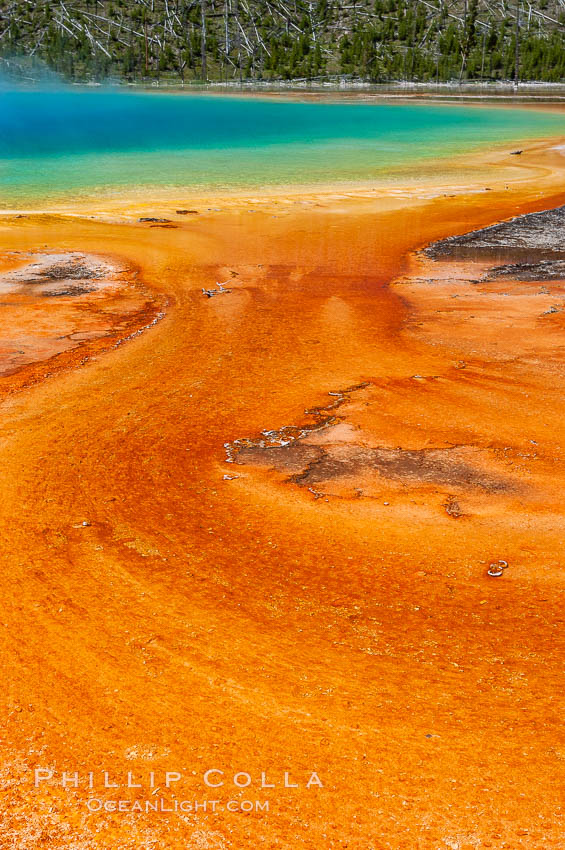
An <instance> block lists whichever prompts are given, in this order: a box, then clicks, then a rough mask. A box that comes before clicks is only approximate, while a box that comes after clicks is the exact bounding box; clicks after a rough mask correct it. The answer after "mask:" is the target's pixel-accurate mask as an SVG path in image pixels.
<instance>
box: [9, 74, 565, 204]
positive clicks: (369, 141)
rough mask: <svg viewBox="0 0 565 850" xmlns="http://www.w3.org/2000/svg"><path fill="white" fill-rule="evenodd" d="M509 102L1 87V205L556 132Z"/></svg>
mask: <svg viewBox="0 0 565 850" xmlns="http://www.w3.org/2000/svg"><path fill="white" fill-rule="evenodd" d="M564 129H565V118H563V117H562V116H561V115H558V114H552V113H549V112H547V113H545V112H541V111H540V112H538V111H532V110H523V109H514V108H501V109H495V108H492V107H490V108H481V107H475V106H473V107H463V106H452V105H449V106H446V105H438V106H434V105H424V104H418V105H412V104H411V105H405V104H392V105H391V104H351V103H347V104H339V103H332V104H327V103H324V104H321V103H300V102H280V101H273V100H263V99H260V98H247V99H245V98H235V97H224V96H201V95H184V94H158V93H155V94H153V93H142V94H139V93H130V92H115V91H95V92H88V91H86V92H85V91H82V90H81V91H69V90H58V91H54V90H49V91H5V90H4V91H2V92H0V207H1V206H4V207H12V206H18V205H20V204H24V205H25V204H26V203H29V201H30V200H31V199H35V200H37V199H67V198H74V199H77V198H87V197H90V196H94V195H96V196H100V195H108V196H112V195H113V194H117V193H121V192H123V191H124V190H125V189H127V190H131V191H134V192H135V191H139V192H141V193H143V194H145V193H146V191H147V190H148V189H153V190H154V191H157V190H158V191H160V192H162V191H163V190H167V189H169V188H171V189H175V188H179V189H182V190H183V191H190V190H191V189H193V190H198V189H202V188H209V189H213V190H222V191H232V190H238V189H242V188H261V187H265V186H267V187H268V186H280V185H289V184H295V185H296V184H316V183H332V184H339V183H351V182H363V181H365V182H369V181H371V180H373V179H374V180H377V179H378V180H379V181H381V180H383V179H384V178H386V179H394V178H395V177H398V176H399V175H401V174H402V173H405V172H406V169H409V170H410V171H411V173H412V175H413V174H414V166H415V165H417V166H418V171H419V173H420V175H422V174H425V173H431V172H432V171H433V169H434V159H435V158H437V157H438V156H439V157H448V156H451V155H453V154H456V153H464V152H465V151H467V150H468V151H472V150H475V149H477V148H480V147H481V146H488V145H492V144H497V143H504V142H510V141H512V140H518V139H525V138H538V137H543V136H551V135H559V134H561V133H563V131H564Z"/></svg>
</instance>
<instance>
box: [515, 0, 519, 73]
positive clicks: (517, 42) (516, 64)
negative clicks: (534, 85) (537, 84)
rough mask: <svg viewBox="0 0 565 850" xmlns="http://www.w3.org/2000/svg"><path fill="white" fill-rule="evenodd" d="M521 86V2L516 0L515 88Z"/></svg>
mask: <svg viewBox="0 0 565 850" xmlns="http://www.w3.org/2000/svg"><path fill="white" fill-rule="evenodd" d="M519 84H520V0H516V56H515V65H514V88H515V89H517V88H518V85H519Z"/></svg>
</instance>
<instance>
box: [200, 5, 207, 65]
mask: <svg viewBox="0 0 565 850" xmlns="http://www.w3.org/2000/svg"><path fill="white" fill-rule="evenodd" d="M200 11H201V14H202V38H201V48H202V50H201V64H202V79H203V80H207V79H208V67H207V64H206V0H200Z"/></svg>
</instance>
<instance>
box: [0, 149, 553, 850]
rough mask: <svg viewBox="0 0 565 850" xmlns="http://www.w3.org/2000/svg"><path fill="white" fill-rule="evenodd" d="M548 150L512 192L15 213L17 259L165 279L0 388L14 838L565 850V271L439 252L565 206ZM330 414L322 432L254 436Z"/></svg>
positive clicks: (94, 843)
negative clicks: (194, 805) (90, 258)
mask: <svg viewBox="0 0 565 850" xmlns="http://www.w3.org/2000/svg"><path fill="white" fill-rule="evenodd" d="M520 160H521V161H520V163H519V165H518V164H516V162H512V168H513V172H512V175H511V182H508V180H509V172H507V171H505V162H506V160H504V158H503V155H502V154H497V155H495V156H493V157H492V162H490V164H489V163H488V162H485V163H484V165H483V167H484V169H485V173H489V174H490V182H489V183H488V186H489V188H491V191H490V192H488V193H487V192H484V191H478V189H479V188H481V189H482V188H484V186H482V185H481V186H476V185H475V186H468V187H459V188H458V189H457V191H456V192H450V191H449V188H448V187H446V190H445V191H440V192H436V193H435V195H436V196H435V197H425V195H426V192H422V191H421V190H420V189H411V188H410V187H409V186H407V187H406V188H405V190H402V191H401V190H398V189H395V190H391V189H389V190H383V191H382V192H377V193H375V192H371V193H370V192H367V193H362V192H360V191H359V192H357V193H355V192H351V193H349V194H348V193H341V192H340V193H332V192H330V191H328V192H322V191H320V192H318V193H317V194H314V193H304V194H303V195H302V196H298V195H296V196H290V195H286V196H285V195H279V196H277V197H275V196H273V197H267V196H264V197H262V196H258V197H257V198H256V199H255V201H256V202H252V201H251V200H249V199H248V200H245V199H243V198H237V199H234V198H232V199H229V200H227V201H226V199H221V200H216V201H215V202H214V203H213V204H209V206H210V207H212V206H213V207H214V208H219V209H208V205H203V204H198V203H197V202H196V201H195V200H194V199H193V200H191V201H190V208H194V209H197V210H198V212H199V214H198V215H197V216H196V215H193V216H188V215H187V216H177V215H176V214H175V209H176V208H180V207H181V206H182V204H180V202H179V204H178V205H175V204H169V205H165V204H164V203H163V204H161V203H160V204H159V206H158V207H156V208H155V209H154V210H152V211H151V212H150V213H148V212H147V209H145V210H141V211H140V210H139V209H137V210H136V211H135V217H134V219H133V220H132V218H131V214H132V209H131V208H129V207H128V208H127V209H126V208H125V206H124V208H123V209H122V210H121V212H119V211H118V210H117V209H114V210H112V211H109V210H106V211H105V216H103V215H102V214H101V213H102V211H101V210H96V209H95V207H94V205H93V210H92V211H93V212H94V214H95V215H97V217H96V218H94V219H87V218H82V217H76V216H75V217H69V216H66V215H64V214H62V213H59V214H58V215H56V216H55V215H53V216H49V215H47V214H44V215H42V216H41V217H34V216H33V215H29V216H26V217H24V218H23V219H16V218H10V217H5V218H3V219H2V221H1V222H0V223H1V229H0V248H1V250H2V251H3V252H6V256H7V254H8V252H10V251H24V252H34V251H35V252H37V251H42V250H47V249H48V250H49V251H52V252H82V253H83V254H95V255H102V256H104V257H107V258H111V259H112V262H116V263H120V264H123V266H124V267H125V268H129V269H136V270H138V278H137V285H138V286H140V287H143V291H142V290H141V289H138V290H136V292H137V293H138V296H137V297H138V298H139V300H138V301H135V305H134V306H135V309H133V307H132V309H131V311H130V310H129V307H128V311H126V312H127V320H126V319H124V315H125V314H124V312H123V311H121V307H120V304H118V303H117V302H116V303H113V304H112V305H107V306H108V310H107V312H106V313H105V319H104V321H105V322H106V324H105V325H104V333H105V336H100V337H96V339H92V338H89V337H82V338H79V342H80V345H79V346H78V347H76V348H73V350H72V351H70V352H69V351H66V352H64V353H63V354H61V355H59V356H58V357H55V359H52V360H50V361H49V368H48V370H46V367H45V361H43V362H42V364H41V365H40V366H38V367H37V371H36V374H35V375H32V374H31V373H30V372H29V369H30V368H31V367H30V366H29V364H27V365H26V369H28V371H27V372H26V380H25V383H26V384H27V386H23V383H24V382H22V379H21V374H20V372H15V373H13V374H12V375H5V376H4V377H3V378H2V383H1V385H0V391H2V392H3V393H4V395H3V401H2V417H1V420H0V464H1V468H2V500H1V503H0V534H1V540H2V547H1V558H2V571H1V576H2V578H1V582H2V599H3V605H2V622H1V626H0V628H1V631H0V634H1V637H2V642H1V645H0V650H1V657H2V668H3V670H4V680H5V687H4V688H3V694H2V703H3V716H4V718H5V723H4V725H3V731H2V739H3V742H2V744H3V751H4V752H3V757H2V762H3V779H4V781H5V783H6V784H5V789H4V797H5V802H6V805H5V806H4V807H3V808H4V814H3V818H4V824H3V833H2V837H0V846H6V847H10V846H13V847H26V848H27V847H35V846H41V844H42V842H43V843H45V844H49V846H52V847H57V848H67V847H68V848H71V847H73V848H91V847H92V848H94V847H105V848H112V850H114V848H130V847H131V848H140V847H167V848H181V847H182V848H218V850H219V849H220V848H234V850H235V848H237V850H239V848H243V847H246V848H247V847H250V848H251V847H266V848H287V847H288V848H292V850H296V848H299V847H304V848H312V850H313V848H324V850H325V848H349V850H351V849H352V848H356V850H368V848H379V850H380V848H385V847H390V848H395V850H397V848H398V850H400V848H416V847H418V848H426V850H427V848H430V850H431V848H434V850H436V848H440V847H449V848H458V850H463V848H475V847H494V848H499V847H508V848H518V847H524V848H532V850H533V848H539V847H542V846H543V847H553V846H555V847H560V846H562V842H563V839H562V828H561V826H560V817H561V811H560V808H559V801H558V800H557V799H556V797H555V794H554V793H553V788H555V787H556V786H557V784H558V782H559V780H560V779H562V778H563V763H564V759H565V741H564V739H563V734H562V707H563V706H562V698H561V689H562V681H561V680H562V641H563V636H562V628H561V625H562V583H563V581H562V578H563V577H562V572H561V566H562V565H561V552H562V531H563V522H564V512H563V505H562V499H561V497H560V493H562V492H563V484H564V480H563V479H564V473H563V470H562V464H561V463H560V453H561V451H562V448H561V447H562V441H563V439H564V436H565V435H564V426H563V422H562V416H561V412H560V404H561V399H562V398H563V393H564V389H565V387H564V384H565V377H564V375H563V360H562V346H563V332H564V329H563V319H562V315H563V314H562V313H560V312H557V313H551V314H546V311H547V310H548V308H549V307H550V306H551V305H553V304H555V303H556V299H557V300H559V299H560V298H562V296H563V294H564V292H563V285H562V284H559V283H558V284H555V286H554V288H553V289H552V293H551V296H549V295H546V294H543V293H542V294H536V292H537V290H536V289H535V287H534V286H533V285H530V284H513V283H511V282H509V281H504V282H501V281H497V282H496V283H489V284H481V285H478V286H476V285H473V286H471V285H469V283H468V281H469V280H470V279H473V278H475V277H479V272H480V269H479V265H480V264H479V265H474V266H470V264H469V263H467V264H462V263H459V264H458V263H433V262H432V261H431V260H426V259H423V258H422V257H421V256H414V253H413V252H414V251H415V250H416V249H418V248H420V247H422V246H423V245H425V244H426V243H428V242H430V241H431V240H434V239H438V238H442V237H444V236H447V235H451V234H454V233H463V232H465V231H468V230H471V229H474V228H478V227H482V226H485V225H488V224H491V223H493V222H495V221H497V220H500V219H501V218H506V217H509V216H512V215H516V214H518V213H523V212H528V211H531V210H538V209H543V208H545V207H549V206H556V205H558V204H560V203H563V202H564V201H565V191H563V192H560V191H558V190H559V186H560V183H561V181H562V179H563V172H564V168H565V161H563V160H562V157H561V156H560V155H559V154H557V153H555V152H554V151H551V150H547V149H545V148H544V147H543V146H542V145H533V146H531V148H530V149H528V150H527V151H525V153H524V154H523V155H522V157H521V158H520ZM562 163H563V164H562ZM489 169H490V171H489ZM506 186H509V188H508V189H507V188H506ZM375 195H376V196H377V197H375ZM421 195H423V197H422V196H421ZM252 210H255V212H254V213H253V214H250V213H251V211H252ZM118 212H119V214H118ZM110 214H111V217H112V220H108V218H109V217H110ZM151 214H154V216H155V217H167V218H170V219H171V220H172V221H173V222H174V224H175V225H177V226H176V227H174V228H160V227H151V226H150V225H149V224H148V223H139V222H138V221H137V220H136V219H137V218H138V217H145V216H147V215H151ZM430 280H433V281H434V283H433V284H430V283H429V281H430ZM128 281H129V283H130V284H131V285H132V286H133V285H134V284H133V279H132V280H129V278H128ZM218 281H220V282H222V283H225V285H226V287H227V288H229V289H230V290H231V291H230V292H229V293H225V294H218V295H216V296H213V297H211V298H206V297H204V296H203V294H202V289H203V288H204V289H213V288H214V287H215V286H216V283H217V282H218ZM537 289H539V286H538V287H537ZM114 295H115V294H114ZM452 296H457V297H456V298H453V297H452ZM124 297H125V296H124ZM132 297H133V296H132ZM150 300H151V303H149V302H150ZM128 305H130V306H131V304H130V302H129V301H128ZM165 305H166V306H165ZM98 307H99V308H100V309H101V310H103V309H104V299H103V298H102V299H101V301H100V303H99V304H98ZM98 307H97V309H98ZM50 309H53V302H52V301H49V299H45V306H44V307H43V306H42V303H41V304H40V306H39V308H38V310H40V311H41V314H42V315H43V316H44V318H45V321H48V318H47V316H46V311H48V310H50ZM69 309H70V307H69ZM77 309H78V308H77ZM136 310H137V312H136ZM159 311H164V313H165V315H164V316H163V318H162V319H161V320H160V321H158V322H157V323H155V324H152V325H151V327H150V328H148V329H147V330H146V331H144V332H143V333H140V334H137V335H136V334H135V329H136V328H141V327H144V326H145V325H147V324H150V323H151V322H152V320H153V318H154V317H155V316H156V315H157V314H158V312H159ZM109 314H112V320H111V321H110V320H109V319H108V315H109ZM65 317H66V321H67V322H68V323H70V324H72V322H73V321H74V319H73V318H72V317H70V318H69V314H68V313H65ZM49 321H53V319H52V316H51V319H49ZM89 321H90V319H89ZM124 322H125V323H126V324H127V328H125V325H124V324H123V323H124ZM120 323H122V324H120ZM89 328H90V330H92V327H90V325H89ZM68 330H70V332H72V330H71V329H70V325H69V328H68ZM126 330H127V333H126ZM126 336H127V337H129V338H128V339H127V341H126V342H125V343H124V344H121V345H119V346H117V347H116V342H117V341H118V340H119V339H121V338H125V337H126ZM85 357H88V360H86V362H84V364H83V366H81V368H76V367H77V366H78V365H79V363H80V362H82V361H83V360H84V358H85ZM45 371H49V373H50V374H51V376H50V377H49V378H48V379H44V373H45ZM32 384H33V385H32ZM13 390H17V392H15V391H13ZM328 393H337V394H340V393H341V395H328ZM334 399H338V400H339V402H340V403H339V405H336V406H335V407H332V406H331V404H332V400H334ZM316 408H317V409H318V410H317V411H316V410H315V411H314V413H309V414H308V413H305V410H310V411H312V410H314V409H316ZM326 416H327V417H333V419H332V421H331V422H328V423H326V424H327V427H326V428H324V429H323V430H320V431H315V430H312V431H311V432H309V433H308V434H307V435H306V436H305V437H304V438H303V439H301V441H300V444H301V445H302V446H306V450H304V451H303V456H301V457H300V458H298V457H297V456H295V457H294V458H293V459H292V458H291V461H292V462H291V461H288V459H287V460H286V461H285V459H284V454H283V455H278V456H277V457H279V458H281V457H282V460H280V461H276V462H271V460H270V456H269V458H268V462H266V461H265V457H264V453H263V455H260V454H256V455H253V446H256V445H257V441H258V440H259V439H261V435H262V432H265V431H271V430H272V431H274V432H277V433H278V432H280V431H281V429H284V428H285V427H286V428H292V427H296V428H298V429H300V427H301V426H303V425H304V424H305V423H306V424H307V423H312V422H316V421H321V420H322V419H324V417H326ZM293 433H294V432H293ZM263 438H264V439H268V437H265V435H264V434H263ZM273 439H275V440H276V439H277V435H276V434H275V435H274V438H273ZM237 440H247V441H248V445H247V452H248V455H247V457H244V456H242V457H238V456H235V457H232V458H230V453H229V451H228V452H227V453H226V444H227V448H228V449H229V447H230V446H232V445H233V444H234V442H235V441H237ZM322 455H323V457H324V458H326V459H327V458H329V460H328V461H327V463H326V466H325V468H324V470H323V471H322V473H320V471H319V469H318V472H317V473H316V471H315V466H313V465H312V462H313V461H315V460H316V459H318V460H319V459H320V457H321V456H322ZM288 456H290V455H288V453H287V457H288ZM369 457H370V458H371V462H370V463H369V462H367V458H369ZM230 459H232V460H234V462H232V463H227V462H226V461H227V460H230ZM243 461H245V462H243ZM344 461H347V462H348V463H349V466H348V467H347V474H344V472H343V470H344V467H343V463H344ZM300 464H302V465H300ZM332 464H333V465H332ZM340 464H342V466H340ZM336 470H337V472H336ZM301 475H302V476H306V477H305V478H304V477H303V478H302V479H301V478H300V476H301ZM308 475H311V476H312V477H310V478H308ZM499 559H503V560H505V561H507V562H508V565H509V566H508V569H505V570H504V571H503V573H504V574H503V575H502V576H500V577H491V576H488V575H487V570H488V569H489V564H490V563H491V562H494V561H498V560H499ZM34 768H44V769H49V770H51V771H52V772H53V775H52V777H51V778H50V779H49V780H48V781H44V782H42V783H41V784H40V786H39V787H38V788H35V787H34V781H33V780H34V775H33V770H34ZM211 769H219V770H221V771H223V772H224V776H223V779H224V782H225V785H223V786H221V787H218V788H211V787H208V786H206V785H205V783H204V781H203V774H204V773H205V772H206V771H207V770H211ZM62 771H67V772H69V773H71V772H74V771H78V772H79V787H78V788H75V787H73V782H72V781H70V782H67V785H68V787H67V788H63V787H62V786H61V773H62ZM103 771H108V773H109V780H110V781H111V782H112V781H113V782H118V783H120V784H121V786H122V787H120V788H118V789H116V788H104V787H103V783H104V778H103ZM128 771H129V772H132V774H133V780H134V782H135V783H140V784H141V785H142V788H141V789H139V788H127V787H124V786H126V785H127V774H128ZM165 771H170V772H178V773H181V774H182V778H181V779H180V780H179V781H178V782H177V783H176V784H175V783H174V782H173V783H172V784H171V788H169V789H167V788H166V785H165V780H164V776H165ZM89 772H92V773H93V775H94V780H93V782H94V788H93V789H89V788H88V774H89ZM238 772H242V773H248V774H249V775H250V777H251V784H250V785H249V786H248V787H245V788H239V787H238V786H237V785H234V783H233V781H232V777H233V776H234V774H236V773H238ZM263 772H264V773H265V777H264V781H263V784H268V785H274V786H275V787H274V788H262V787H261V774H262V773H263ZM285 772H286V773H288V776H287V783H286V784H287V785H289V786H290V785H292V784H297V785H298V787H285ZM313 772H315V773H316V774H317V776H318V777H319V779H320V781H321V782H322V783H323V787H319V785H317V784H316V783H314V784H311V785H310V787H306V786H307V783H308V780H309V778H310V777H311V774H312V773H313ZM150 773H153V774H154V783H153V785H151V784H150ZM218 777H219V774H215V775H214V780H217V779H218ZM243 781H246V780H243ZM155 788H159V791H158V792H155ZM154 792H155V793H154ZM156 797H157V798H159V799H161V798H162V799H163V800H164V801H165V803H164V808H165V811H160V812H150V813H148V814H146V813H135V812H134V811H132V810H131V806H130V804H131V802H132V801H133V800H135V799H138V800H145V799H155V798H156ZM93 799H95V800H98V801H101V805H103V803H104V801H118V800H125V801H129V803H128V806H130V808H128V806H124V811H123V812H116V811H105V810H104V809H102V811H99V812H92V813H89V809H88V806H87V801H89V800H93ZM175 799H176V800H177V802H178V801H181V800H187V801H192V802H194V801H197V802H200V803H202V802H203V801H204V800H208V801H211V800H219V801H220V803H219V804H218V807H217V810H216V811H215V812H214V811H212V810H211V809H210V808H209V809H208V810H207V811H204V810H203V809H202V808H201V809H200V810H199V811H197V812H194V811H192V812H191V811H188V810H185V811H182V812H170V811H168V810H167V808H170V807H171V806H172V807H173V808H174V801H175ZM230 800H233V801H235V802H236V804H241V801H244V800H249V801H252V802H253V803H254V801H256V800H259V801H261V802H262V803H264V801H266V800H268V801H269V811H266V810H260V811H251V812H241V811H233V812H230V811H227V810H226V808H225V806H226V804H227V802H228V801H230ZM110 808H111V807H110ZM10 842H11V843H10Z"/></svg>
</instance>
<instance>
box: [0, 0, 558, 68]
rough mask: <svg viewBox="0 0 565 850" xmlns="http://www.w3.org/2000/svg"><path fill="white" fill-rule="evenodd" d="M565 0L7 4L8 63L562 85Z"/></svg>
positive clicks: (4, 57) (3, 34)
mask: <svg viewBox="0 0 565 850" xmlns="http://www.w3.org/2000/svg"><path fill="white" fill-rule="evenodd" d="M562 2H563V0H555V2H553V0H537V2H535V3H533V4H532V3H529V2H526V0H512V2H509V3H508V2H506V0H499V2H493V0H456V2H454V0H359V2H358V0H133V2H132V0H72V1H71V2H65V0H59V2H50V0H12V1H11V0H0V59H1V62H0V65H2V64H3V65H4V68H5V69H6V68H10V67H11V66H13V65H14V64H15V65H16V66H17V65H18V62H22V61H23V63H24V67H33V65H34V63H35V62H41V63H46V64H47V66H48V67H49V68H51V69H53V71H55V72H57V73H58V74H61V75H63V76H64V77H65V78H68V79H72V80H82V81H89V80H105V79H108V78H118V79H120V80H126V81H128V80H129V81H132V82H141V81H144V82H151V81H160V80H163V81H165V80H166V81H170V82H181V83H185V82H192V81H202V82H204V81H222V80H224V81H226V82H230V81H234V80H235V81H237V80H240V81H244V80H262V81H269V80H297V79H302V80H314V79H324V78H334V77H337V76H341V77H343V76H345V77H347V78H359V79H363V80H367V81H371V82H388V81H398V80H404V81H422V82H435V81H437V82H445V81H451V80H458V81H465V80H485V81H486V80H514V81H516V80H518V79H519V80H524V81H526V80H540V81H546V82H557V81H560V80H563V79H565V49H564V47H565V44H564V38H565V12H564V11H563V10H562V5H561V3H562ZM20 66H21V65H20Z"/></svg>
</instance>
